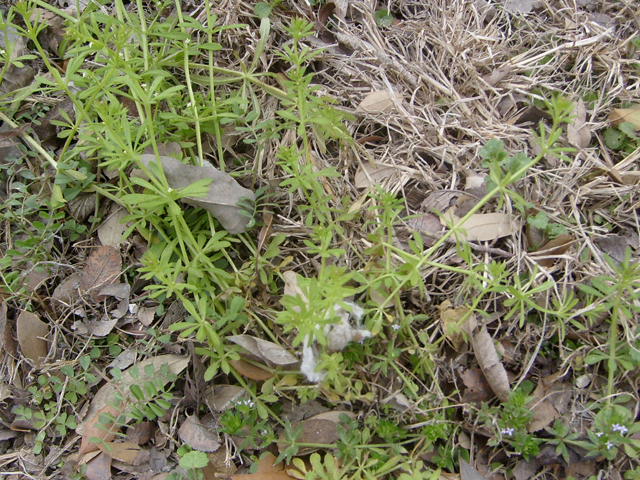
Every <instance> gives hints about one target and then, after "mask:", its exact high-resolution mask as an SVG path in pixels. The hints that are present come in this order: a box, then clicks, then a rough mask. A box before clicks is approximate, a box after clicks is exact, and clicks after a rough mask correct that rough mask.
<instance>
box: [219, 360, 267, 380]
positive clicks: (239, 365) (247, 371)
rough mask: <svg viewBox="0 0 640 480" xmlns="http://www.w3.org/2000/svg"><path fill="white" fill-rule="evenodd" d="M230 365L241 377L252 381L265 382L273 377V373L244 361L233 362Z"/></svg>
mask: <svg viewBox="0 0 640 480" xmlns="http://www.w3.org/2000/svg"><path fill="white" fill-rule="evenodd" d="M229 363H230V364H231V366H232V367H233V368H235V369H236V371H237V372H238V373H239V374H240V375H244V376H245V377H247V378H250V379H251V380H258V381H264V380H268V379H270V378H271V377H273V373H271V372H269V371H267V370H265V369H264V368H260V367H258V366H257V365H253V364H252V363H249V362H247V361H245V360H242V359H240V360H231V361H229Z"/></svg>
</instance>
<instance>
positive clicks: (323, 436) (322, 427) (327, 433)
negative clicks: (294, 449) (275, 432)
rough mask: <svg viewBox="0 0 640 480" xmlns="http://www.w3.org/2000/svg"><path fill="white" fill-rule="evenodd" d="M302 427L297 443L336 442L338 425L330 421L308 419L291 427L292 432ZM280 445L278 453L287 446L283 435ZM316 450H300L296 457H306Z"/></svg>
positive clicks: (329, 443) (328, 443)
mask: <svg viewBox="0 0 640 480" xmlns="http://www.w3.org/2000/svg"><path fill="white" fill-rule="evenodd" d="M300 425H302V431H301V433H300V436H299V437H298V438H297V440H296V441H297V442H299V443H321V444H327V445H331V444H334V443H336V442H337V441H338V438H339V437H338V424H337V423H336V422H333V421H331V420H323V419H315V418H309V419H307V420H303V421H302V422H300V423H298V424H295V425H294V426H293V428H294V430H295V429H296V428H298V427H299V426H300ZM280 440H281V441H283V442H282V443H278V450H279V451H280V453H282V451H284V450H285V449H286V448H287V447H288V446H289V445H288V443H285V442H284V440H285V436H284V433H283V434H282V435H281V436H280ZM316 450H318V449H317V448H300V449H299V450H298V453H297V454H296V455H298V456H302V455H308V454H310V453H312V452H315V451H316Z"/></svg>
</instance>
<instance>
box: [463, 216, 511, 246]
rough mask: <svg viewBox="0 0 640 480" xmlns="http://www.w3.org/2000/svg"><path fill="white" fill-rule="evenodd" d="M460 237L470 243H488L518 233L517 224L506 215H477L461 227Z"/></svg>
mask: <svg viewBox="0 0 640 480" xmlns="http://www.w3.org/2000/svg"><path fill="white" fill-rule="evenodd" d="M460 228H461V229H462V230H464V231H465V232H466V234H465V233H463V232H460V234H459V235H460V236H461V237H462V238H464V239H465V240H468V241H477V242H487V241H491V240H497V239H498V238H502V237H507V236H509V235H512V234H513V233H515V231H516V222H515V220H514V218H513V216H512V215H509V214H506V213H498V212H496V213H476V214H474V215H471V217H469V219H468V220H467V221H466V222H464V223H463V224H462V225H461V227H460Z"/></svg>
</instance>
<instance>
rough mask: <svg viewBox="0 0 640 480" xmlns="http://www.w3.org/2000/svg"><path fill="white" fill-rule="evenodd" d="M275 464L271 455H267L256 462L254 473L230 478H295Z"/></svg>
mask: <svg viewBox="0 0 640 480" xmlns="http://www.w3.org/2000/svg"><path fill="white" fill-rule="evenodd" d="M275 462H276V457H275V456H274V455H273V454H271V453H267V454H266V455H265V456H263V457H262V458H261V459H260V460H258V471H257V472H256V473H247V474H242V475H232V476H231V477H230V478H231V480H291V479H293V478H295V477H292V476H290V475H289V474H288V473H287V472H286V471H285V469H284V465H283V464H282V463H279V464H277V465H275Z"/></svg>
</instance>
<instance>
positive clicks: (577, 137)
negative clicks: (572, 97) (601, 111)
mask: <svg viewBox="0 0 640 480" xmlns="http://www.w3.org/2000/svg"><path fill="white" fill-rule="evenodd" d="M573 113H574V115H575V117H574V118H573V120H572V121H571V123H569V124H568V125H567V139H568V140H569V143H570V144H572V145H573V146H575V147H578V148H587V147H588V146H589V142H590V141H591V130H589V127H588V126H587V125H585V123H586V121H587V107H586V106H585V104H584V101H583V100H582V99H580V100H578V102H577V103H576V105H575V107H574V110H573Z"/></svg>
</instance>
